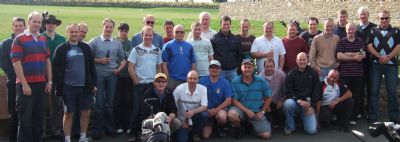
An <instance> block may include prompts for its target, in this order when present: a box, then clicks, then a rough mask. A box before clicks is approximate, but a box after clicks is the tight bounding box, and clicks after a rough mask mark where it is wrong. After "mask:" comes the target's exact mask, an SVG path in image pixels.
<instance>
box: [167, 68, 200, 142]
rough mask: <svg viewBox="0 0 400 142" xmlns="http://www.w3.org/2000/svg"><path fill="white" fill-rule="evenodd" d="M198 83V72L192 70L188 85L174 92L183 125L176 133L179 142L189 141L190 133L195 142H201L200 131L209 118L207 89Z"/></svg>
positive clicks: (188, 76) (185, 84)
mask: <svg viewBox="0 0 400 142" xmlns="http://www.w3.org/2000/svg"><path fill="white" fill-rule="evenodd" d="M198 81H199V76H198V74H197V72H196V71H194V70H192V71H190V72H189V73H188V75H187V83H183V84H181V85H179V86H178V87H176V89H175V91H174V98H175V102H176V106H177V109H178V115H177V117H178V119H179V120H181V123H182V126H181V128H180V129H178V130H177V131H176V132H175V133H176V141H177V142H187V141H189V135H190V134H189V133H192V136H193V141H195V142H198V141H200V137H199V134H200V131H201V130H202V128H203V126H204V123H205V121H206V120H207V118H208V114H207V112H206V111H207V104H208V102H207V88H206V87H204V86H203V85H201V84H198Z"/></svg>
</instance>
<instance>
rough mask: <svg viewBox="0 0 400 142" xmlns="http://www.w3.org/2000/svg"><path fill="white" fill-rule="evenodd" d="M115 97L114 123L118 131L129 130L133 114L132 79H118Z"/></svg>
mask: <svg viewBox="0 0 400 142" xmlns="http://www.w3.org/2000/svg"><path fill="white" fill-rule="evenodd" d="M116 88H117V90H116V94H115V96H114V114H115V116H114V119H115V120H114V121H115V126H116V128H117V129H124V130H127V129H128V126H129V118H130V116H131V113H132V92H133V82H132V79H131V78H130V77H118V81H117V87H116Z"/></svg>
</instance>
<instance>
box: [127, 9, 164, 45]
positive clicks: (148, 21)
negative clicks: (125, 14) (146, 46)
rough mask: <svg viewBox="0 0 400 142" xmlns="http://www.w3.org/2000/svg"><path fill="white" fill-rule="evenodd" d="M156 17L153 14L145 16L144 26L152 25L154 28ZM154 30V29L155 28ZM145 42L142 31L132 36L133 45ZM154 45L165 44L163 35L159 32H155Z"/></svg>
mask: <svg viewBox="0 0 400 142" xmlns="http://www.w3.org/2000/svg"><path fill="white" fill-rule="evenodd" d="M154 24H155V18H154V16H153V15H150V14H149V15H146V16H144V17H143V26H150V27H151V28H153V29H154ZM153 31H154V30H153ZM142 42H143V38H142V33H140V32H138V33H136V34H135V35H134V36H133V37H132V47H136V46H137V45H139V44H141V43H142ZM153 45H154V46H156V47H158V48H160V49H161V48H162V47H163V45H164V40H163V37H162V36H160V35H159V34H157V33H155V32H154V33H153Z"/></svg>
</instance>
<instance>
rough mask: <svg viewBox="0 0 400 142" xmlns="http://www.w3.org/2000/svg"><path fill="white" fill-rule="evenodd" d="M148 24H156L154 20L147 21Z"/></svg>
mask: <svg viewBox="0 0 400 142" xmlns="http://www.w3.org/2000/svg"><path fill="white" fill-rule="evenodd" d="M146 24H154V21H146Z"/></svg>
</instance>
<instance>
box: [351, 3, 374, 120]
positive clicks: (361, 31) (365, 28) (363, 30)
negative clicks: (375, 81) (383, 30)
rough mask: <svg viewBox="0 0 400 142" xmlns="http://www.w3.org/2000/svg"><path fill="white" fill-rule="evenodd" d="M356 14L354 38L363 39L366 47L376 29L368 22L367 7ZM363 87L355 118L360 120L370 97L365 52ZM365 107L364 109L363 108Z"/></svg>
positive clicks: (368, 68)
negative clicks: (372, 31)
mask: <svg viewBox="0 0 400 142" xmlns="http://www.w3.org/2000/svg"><path fill="white" fill-rule="evenodd" d="M357 13H358V17H359V19H360V22H359V24H357V25H356V28H357V33H356V36H357V37H359V38H361V39H363V40H364V42H365V43H366V44H367V45H368V42H369V40H370V38H371V29H372V28H373V27H376V26H377V25H376V24H375V23H372V22H370V21H369V20H368V18H369V10H368V8H367V7H365V6H363V7H360V8H359V9H358V10H357ZM363 62H364V83H365V84H364V86H365V88H366V91H367V92H366V93H365V92H364V89H362V93H361V96H360V98H363V99H361V102H360V105H361V106H360V110H358V111H359V114H357V118H361V117H362V116H363V115H364V116H365V115H367V112H366V109H367V108H368V106H369V97H370V96H371V83H370V67H371V55H370V54H369V52H366V55H365V58H364V61H363ZM365 94H366V95H367V97H366V98H367V102H366V103H367V104H366V105H365V102H364V98H365ZM364 105H365V107H364Z"/></svg>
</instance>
